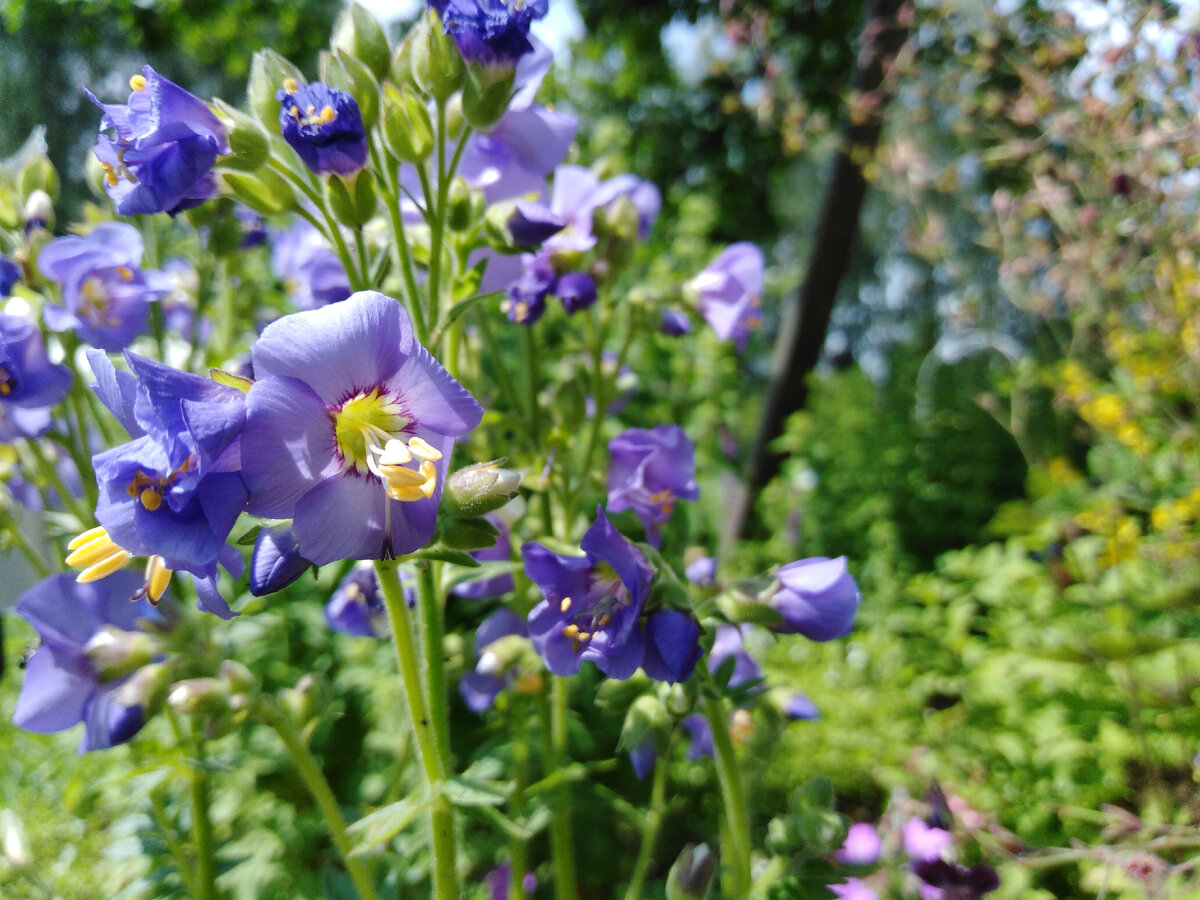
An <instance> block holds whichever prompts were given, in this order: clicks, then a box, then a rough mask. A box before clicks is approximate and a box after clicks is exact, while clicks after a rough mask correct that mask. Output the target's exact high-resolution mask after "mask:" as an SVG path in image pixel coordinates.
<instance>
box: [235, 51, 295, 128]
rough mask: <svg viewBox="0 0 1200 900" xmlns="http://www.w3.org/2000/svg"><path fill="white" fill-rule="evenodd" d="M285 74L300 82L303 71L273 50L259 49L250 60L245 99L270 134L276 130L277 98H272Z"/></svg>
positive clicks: (277, 121)
mask: <svg viewBox="0 0 1200 900" xmlns="http://www.w3.org/2000/svg"><path fill="white" fill-rule="evenodd" d="M289 78H290V79H292V80H293V81H295V82H297V83H300V84H303V83H304V74H303V73H302V72H301V71H300V70H299V69H297V68H296V67H295V66H294V65H292V63H291V62H289V61H288V60H286V59H284V58H283V57H282V56H280V55H279V54H278V53H276V52H275V51H274V50H259V51H258V52H257V53H255V54H254V57H253V58H252V59H251V61H250V80H249V83H248V84H247V85H246V99H247V100H249V101H250V108H251V109H252V110H253V111H254V115H255V117H257V119H258V121H260V122H262V123H263V125H265V126H266V128H267V131H268V132H269V133H270V134H278V133H279V131H278V129H279V101H278V100H276V99H275V92H276V91H278V90H279V89H280V88H281V87H283V84H284V82H285V81H287V80H288V79H289Z"/></svg>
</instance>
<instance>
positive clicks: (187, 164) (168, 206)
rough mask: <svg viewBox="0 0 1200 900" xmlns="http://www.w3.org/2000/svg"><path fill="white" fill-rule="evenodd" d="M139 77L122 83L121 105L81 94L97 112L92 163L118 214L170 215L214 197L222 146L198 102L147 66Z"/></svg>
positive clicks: (221, 132)
mask: <svg viewBox="0 0 1200 900" xmlns="http://www.w3.org/2000/svg"><path fill="white" fill-rule="evenodd" d="M142 73H143V74H141V75H134V76H133V77H132V78H130V79H129V86H130V87H131V88H133V93H131V94H130V95H129V103H128V104H106V103H101V102H100V101H99V100H97V99H96V97H95V96H94V95H93V94H92V93H91V92H90V91H88V90H86V89H85V90H84V93H85V94H87V96H88V99H89V100H91V101H92V102H93V103H95V104H96V105H97V106H98V107H100V108H101V109H102V110H104V117H103V118H102V119H101V120H100V131H101V134H100V138H99V141H98V143H97V144H96V157H97V159H99V160H100V165H101V167H102V168H103V169H104V172H105V176H106V178H105V190H107V191H108V196H109V197H111V198H112V200H113V203H115V204H116V207H117V212H118V213H120V214H121V215H123V216H132V215H134V214H135V213H156V212H166V213H170V214H171V215H175V213H177V212H179V211H180V210H184V209H190V208H191V207H193V206H198V205H199V204H201V203H203V202H204V201H205V200H208V199H209V198H210V197H213V196H214V195H215V194H216V182H215V181H214V179H213V176H212V167H213V164H214V163H215V162H216V159H217V157H218V156H219V155H221V154H224V153H228V152H229V140H228V137H227V136H226V134H225V129H224V127H223V126H222V125H221V123H220V121H219V120H218V119H217V117H216V116H215V115H213V114H212V112H211V111H210V110H209V108H208V106H206V105H205V104H204V102H203V101H202V100H200V99H199V98H198V97H195V96H193V95H192V94H189V93H188V92H187V91H185V90H184V89H183V88H181V87H179V86H178V85H177V84H174V83H173V82H171V81H168V80H167V79H166V78H163V77H162V76H161V75H159V74H158V73H157V72H155V71H154V70H153V69H152V68H150V67H149V66H146V67H145V68H143V69H142ZM110 129H111V131H112V134H111V135H110V134H107V133H106V132H108V131H109V130H110Z"/></svg>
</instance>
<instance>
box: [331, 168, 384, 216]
mask: <svg viewBox="0 0 1200 900" xmlns="http://www.w3.org/2000/svg"><path fill="white" fill-rule="evenodd" d="M325 197H326V199H327V200H328V201H329V208H330V209H331V210H333V214H334V216H336V217H337V220H338V221H339V222H341V223H342V224H343V225H349V226H350V227H351V228H358V227H359V226H361V225H365V224H366V223H367V222H369V221H370V220H371V217H372V216H373V215H375V176H374V175H372V174H371V172H370V171H369V170H368V169H360V170H359V171H357V172H355V173H354V174H353V175H338V174H331V175H330V176H329V177H328V178H326V179H325Z"/></svg>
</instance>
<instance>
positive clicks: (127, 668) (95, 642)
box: [84, 625, 159, 682]
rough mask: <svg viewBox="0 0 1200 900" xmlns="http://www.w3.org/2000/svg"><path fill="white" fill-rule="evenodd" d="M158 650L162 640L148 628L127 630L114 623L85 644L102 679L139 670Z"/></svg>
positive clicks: (121, 675) (85, 651) (113, 678)
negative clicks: (147, 632) (158, 639)
mask: <svg viewBox="0 0 1200 900" xmlns="http://www.w3.org/2000/svg"><path fill="white" fill-rule="evenodd" d="M158 652H159V646H158V642H157V641H156V640H154V638H152V637H151V636H150V635H148V634H146V632H144V631H124V630H122V629H120V628H116V627H114V626H112V625H105V626H104V627H103V628H102V629H100V630H99V631H97V632H96V633H95V634H94V635H92V638H91V640H89V641H88V642H87V644H86V645H85V646H84V653H86V654H87V657H88V660H89V661H90V662H91V664H92V665H93V666H94V667H95V669H96V674H97V675H98V676H99V678H100V681H101V682H105V681H113V680H115V679H117V678H121V677H123V676H125V675H128V674H129V673H130V672H134V671H136V670H137V669H138V668H140V667H141V666H144V665H146V663H148V662H150V660H152V659H154V657H155V655H156V654H157V653H158Z"/></svg>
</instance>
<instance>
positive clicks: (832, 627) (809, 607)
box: [768, 556, 862, 641]
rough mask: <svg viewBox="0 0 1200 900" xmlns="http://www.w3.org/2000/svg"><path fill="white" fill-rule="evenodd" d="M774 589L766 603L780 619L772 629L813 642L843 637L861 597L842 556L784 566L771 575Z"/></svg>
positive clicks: (816, 558) (852, 624)
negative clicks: (773, 580)
mask: <svg viewBox="0 0 1200 900" xmlns="http://www.w3.org/2000/svg"><path fill="white" fill-rule="evenodd" d="M775 578H776V579H778V590H777V591H776V592H775V593H774V594H773V595H772V596H771V598H770V600H769V601H768V602H769V603H770V605H771V606H772V607H773V608H774V609H775V610H776V611H777V612H778V613H779V614H780V615H781V616H783V623H782V624H780V625H778V626H776V628H775V630H776V631H778V632H780V633H782V634H802V635H804V636H805V637H806V638H808V639H809V640H813V641H832V640H834V639H836V638H840V637H845V636H846V635H847V634H849V633H850V629H851V628H853V627H854V615H855V613H857V612H858V605H859V603H860V602H861V601H862V595H861V594H860V593H859V592H858V584H857V583H856V582H855V581H854V576H853V575H851V574H850V572H849V571H848V570H847V569H846V557H844V556H839V557H838V558H837V559H827V558H826V557H824V556H814V557H812V558H810V559H802V560H799V561H797V562H793V563H788V564H787V565H786V566H782V567H781V568H780V569H779V570H778V571H776V572H775Z"/></svg>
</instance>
